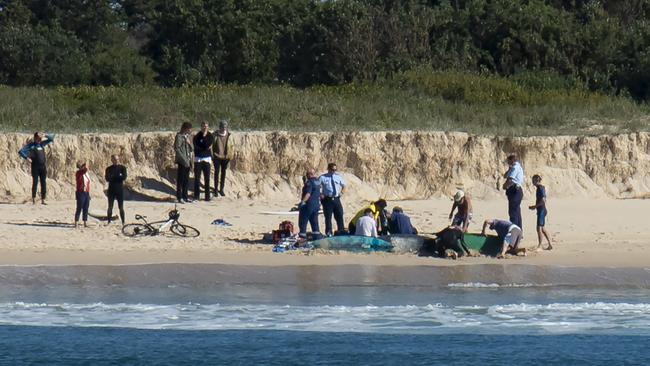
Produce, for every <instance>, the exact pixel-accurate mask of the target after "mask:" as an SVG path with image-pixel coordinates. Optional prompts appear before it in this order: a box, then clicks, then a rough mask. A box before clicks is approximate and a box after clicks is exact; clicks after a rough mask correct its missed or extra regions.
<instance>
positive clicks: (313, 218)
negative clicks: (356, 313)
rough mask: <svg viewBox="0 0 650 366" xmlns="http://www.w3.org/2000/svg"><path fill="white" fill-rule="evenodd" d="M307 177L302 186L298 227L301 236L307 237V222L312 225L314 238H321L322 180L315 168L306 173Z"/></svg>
mask: <svg viewBox="0 0 650 366" xmlns="http://www.w3.org/2000/svg"><path fill="white" fill-rule="evenodd" d="M306 177H307V179H306V180H305V185H304V186H303V187H302V195H301V198H300V203H299V204H298V207H299V212H298V228H299V229H300V233H299V235H300V237H301V238H306V237H307V223H309V224H310V225H311V231H312V235H313V236H314V239H319V238H320V236H321V234H320V228H319V227H318V211H319V210H320V188H321V185H320V181H319V180H318V178H316V172H315V171H314V169H309V170H308V171H307V174H306Z"/></svg>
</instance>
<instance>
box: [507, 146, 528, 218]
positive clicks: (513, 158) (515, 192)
mask: <svg viewBox="0 0 650 366" xmlns="http://www.w3.org/2000/svg"><path fill="white" fill-rule="evenodd" d="M507 162H508V166H509V168H508V171H506V172H505V173H504V174H503V177H504V178H505V179H506V181H505V182H504V183H503V189H505V191H506V196H507V197H508V216H510V221H511V222H512V223H513V224H515V225H517V226H518V227H519V228H522V227H523V226H522V222H521V221H522V220H521V200H522V199H523V198H524V191H523V188H522V187H523V185H524V170H523V168H522V167H521V164H520V163H519V160H518V159H517V155H515V154H512V155H509V156H508V159H507Z"/></svg>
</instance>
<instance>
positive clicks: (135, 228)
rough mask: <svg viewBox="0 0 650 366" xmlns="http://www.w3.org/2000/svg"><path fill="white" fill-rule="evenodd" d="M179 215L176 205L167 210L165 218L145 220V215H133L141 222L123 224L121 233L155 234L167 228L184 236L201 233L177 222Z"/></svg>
mask: <svg viewBox="0 0 650 366" xmlns="http://www.w3.org/2000/svg"><path fill="white" fill-rule="evenodd" d="M179 217H181V214H180V213H179V212H178V210H177V209H176V206H174V209H173V210H172V211H169V218H168V219H167V220H161V221H154V222H147V217H146V216H142V215H135V219H136V220H139V221H142V223H135V224H126V225H124V226H123V227H122V234H124V235H125V236H128V237H135V236H156V235H159V234H162V233H163V232H164V231H165V230H167V228H169V230H170V231H171V232H172V233H174V234H176V235H178V236H182V237H186V238H196V237H197V236H199V235H201V233H200V232H199V231H198V230H197V229H195V228H193V227H191V226H189V225H184V224H181V223H180V222H178V218H179Z"/></svg>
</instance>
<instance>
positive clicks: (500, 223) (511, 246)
mask: <svg viewBox="0 0 650 366" xmlns="http://www.w3.org/2000/svg"><path fill="white" fill-rule="evenodd" d="M488 226H489V227H490V230H494V231H496V232H497V235H498V236H499V240H500V241H501V242H502V247H501V253H500V254H499V256H498V258H503V257H505V255H506V253H508V254H512V255H517V254H519V253H523V254H524V255H526V248H519V244H520V243H521V237H522V235H521V234H522V232H521V228H520V227H519V226H517V225H515V224H513V223H512V222H510V221H507V220H498V219H493V220H485V222H484V223H483V230H481V235H483V236H485V229H486V228H487V227H488Z"/></svg>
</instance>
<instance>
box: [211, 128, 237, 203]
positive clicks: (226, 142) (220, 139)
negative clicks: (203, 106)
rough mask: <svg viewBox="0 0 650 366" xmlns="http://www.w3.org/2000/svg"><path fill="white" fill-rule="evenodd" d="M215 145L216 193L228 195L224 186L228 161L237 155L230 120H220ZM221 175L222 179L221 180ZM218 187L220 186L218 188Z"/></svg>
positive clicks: (213, 150)
mask: <svg viewBox="0 0 650 366" xmlns="http://www.w3.org/2000/svg"><path fill="white" fill-rule="evenodd" d="M214 134H215V136H214V145H213V146H212V154H213V160H214V191H215V192H214V194H215V196H216V195H217V194H219V195H221V196H222V197H223V196H225V195H226V193H225V192H224V191H223V188H224V186H225V184H226V169H228V163H230V160H232V158H233V157H234V156H235V148H234V146H233V143H232V139H231V138H230V130H229V129H228V121H226V120H222V121H221V122H219V129H218V130H217V131H215V133H214ZM219 176H221V180H219ZM217 187H218V188H217Z"/></svg>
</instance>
